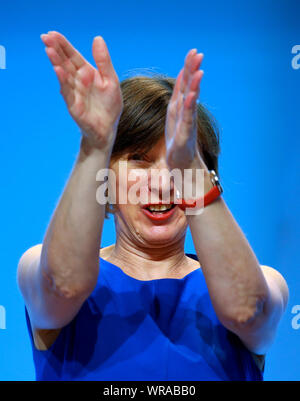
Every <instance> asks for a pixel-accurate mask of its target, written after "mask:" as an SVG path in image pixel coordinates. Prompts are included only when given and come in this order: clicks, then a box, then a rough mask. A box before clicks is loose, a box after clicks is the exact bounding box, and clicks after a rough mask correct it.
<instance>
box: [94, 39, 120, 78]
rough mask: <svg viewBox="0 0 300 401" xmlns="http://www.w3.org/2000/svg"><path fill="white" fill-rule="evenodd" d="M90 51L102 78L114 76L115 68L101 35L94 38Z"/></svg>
mask: <svg viewBox="0 0 300 401" xmlns="http://www.w3.org/2000/svg"><path fill="white" fill-rule="evenodd" d="M92 51H93V57H94V60H95V63H96V66H97V68H98V70H99V72H100V74H101V75H102V76H103V78H113V77H114V76H115V70H114V67H113V65H112V62H111V58H110V55H109V52H108V49H107V46H106V43H105V41H104V39H103V38H102V36H96V37H95V38H94V41H93V48H92Z"/></svg>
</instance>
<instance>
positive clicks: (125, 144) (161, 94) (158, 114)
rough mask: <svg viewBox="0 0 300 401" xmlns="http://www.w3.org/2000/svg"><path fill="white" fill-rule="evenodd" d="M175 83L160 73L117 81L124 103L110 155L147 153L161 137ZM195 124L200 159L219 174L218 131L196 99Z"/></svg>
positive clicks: (210, 115)
mask: <svg viewBox="0 0 300 401" xmlns="http://www.w3.org/2000/svg"><path fill="white" fill-rule="evenodd" d="M175 82H176V80H175V79H174V78H170V77H167V76H164V75H161V74H157V75H154V76H134V77H130V78H126V79H124V80H123V81H122V82H121V84H120V86H121V91H122V95H123V105H124V106H123V112H122V114H121V117H120V120H119V124H118V129H117V134H116V139H115V143H114V146H113V149H112V154H111V158H113V159H115V158H119V157H121V156H122V155H124V154H126V153H133V152H147V151H149V150H150V149H151V148H152V147H153V146H154V145H155V144H156V143H157V142H158V141H159V140H160V139H161V138H162V137H163V136H164V132H165V122H166V114H167V107H168V104H169V101H170V99H171V96H172V92H173V88H174V85H175ZM197 127H198V136H197V138H198V139H197V143H198V149H199V152H200V154H201V156H202V158H203V161H204V163H205V164H206V166H207V168H208V169H209V170H215V172H216V174H217V175H219V168H218V156H219V153H220V141H219V131H218V128H217V124H216V121H215V119H214V117H213V116H212V114H211V113H210V112H209V111H208V110H207V109H206V108H205V107H204V106H203V105H202V104H201V103H199V102H197Z"/></svg>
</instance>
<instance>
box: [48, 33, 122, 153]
mask: <svg viewBox="0 0 300 401" xmlns="http://www.w3.org/2000/svg"><path fill="white" fill-rule="evenodd" d="M41 39H42V41H43V42H44V44H45V45H46V53H47V55H48V57H49V59H50V61H51V63H52V65H53V67H54V71H55V72H56V75H57V78H58V80H59V82H60V88H61V89H60V92H61V94H62V96H63V98H64V100H65V102H66V104H67V107H68V110H69V112H70V114H71V116H72V117H73V119H74V120H75V122H76V123H77V124H78V126H79V127H80V129H81V132H82V135H83V137H84V138H85V139H86V141H87V142H88V144H89V145H90V146H92V147H96V148H100V149H105V150H108V149H111V148H112V146H113V143H114V139H115V134H116V131H117V126H118V122H119V118H120V115H121V113H122V109H123V100H122V93H121V89H120V84H119V79H118V76H117V74H116V72H115V70H114V67H113V65H112V62H111V59H110V55H109V52H108V49H107V47H106V44H105V42H104V40H103V38H102V37H100V36H98V37H96V38H95V39H94V41H93V49H92V50H93V57H94V60H95V63H96V66H97V69H96V68H94V67H93V66H92V65H91V64H90V63H88V62H87V61H86V60H85V59H84V57H82V55H81V54H80V53H79V52H78V51H77V50H76V49H75V48H74V47H73V46H72V45H71V43H69V42H68V40H67V39H66V38H65V37H64V36H63V35H62V34H60V33H59V32H55V31H51V32H48V34H44V35H41Z"/></svg>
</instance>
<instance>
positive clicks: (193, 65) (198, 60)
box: [190, 53, 204, 74]
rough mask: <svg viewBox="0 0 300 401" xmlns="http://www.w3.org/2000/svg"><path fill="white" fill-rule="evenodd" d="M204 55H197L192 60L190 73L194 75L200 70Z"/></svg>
mask: <svg viewBox="0 0 300 401" xmlns="http://www.w3.org/2000/svg"><path fill="white" fill-rule="evenodd" d="M203 57H204V54H203V53H197V54H195V56H194V57H193V59H192V60H191V65H190V73H191V74H193V73H194V72H195V71H197V70H199V67H200V65H201V63H202V60H203Z"/></svg>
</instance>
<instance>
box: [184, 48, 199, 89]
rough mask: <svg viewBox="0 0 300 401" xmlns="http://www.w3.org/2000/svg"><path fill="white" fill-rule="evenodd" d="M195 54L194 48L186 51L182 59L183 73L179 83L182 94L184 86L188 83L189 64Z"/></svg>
mask: <svg viewBox="0 0 300 401" xmlns="http://www.w3.org/2000/svg"><path fill="white" fill-rule="evenodd" d="M195 54H197V50H196V49H192V50H190V51H189V52H188V54H187V55H186V58H185V61H184V67H183V75H182V80H181V85H180V91H181V92H182V93H183V94H184V93H185V91H186V87H187V85H188V81H189V74H190V64H191V61H192V59H193V57H194V56H195Z"/></svg>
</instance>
